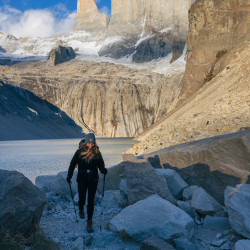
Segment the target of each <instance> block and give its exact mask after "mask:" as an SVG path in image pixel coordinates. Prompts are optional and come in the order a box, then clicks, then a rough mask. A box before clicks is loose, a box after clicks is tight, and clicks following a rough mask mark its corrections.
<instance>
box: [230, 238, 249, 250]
mask: <svg viewBox="0 0 250 250" xmlns="http://www.w3.org/2000/svg"><path fill="white" fill-rule="evenodd" d="M233 249H234V250H248V249H250V240H239V241H237V242H236V243H235V245H234V248H233Z"/></svg>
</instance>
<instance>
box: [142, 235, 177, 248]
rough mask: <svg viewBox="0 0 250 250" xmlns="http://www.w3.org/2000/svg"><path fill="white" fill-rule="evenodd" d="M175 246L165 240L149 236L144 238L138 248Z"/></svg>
mask: <svg viewBox="0 0 250 250" xmlns="http://www.w3.org/2000/svg"><path fill="white" fill-rule="evenodd" d="M174 249H175V248H174V247H173V246H172V245H170V244H168V243H167V242H166V241H164V240H162V239H160V238H158V237H156V236H151V237H150V238H148V239H146V240H144V241H143V242H142V244H141V248H140V250H174Z"/></svg>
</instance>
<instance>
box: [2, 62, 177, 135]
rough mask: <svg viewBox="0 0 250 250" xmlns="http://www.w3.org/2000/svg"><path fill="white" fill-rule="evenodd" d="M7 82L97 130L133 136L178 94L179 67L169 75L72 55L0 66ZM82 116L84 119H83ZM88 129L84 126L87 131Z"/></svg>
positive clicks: (166, 107) (148, 124) (155, 119)
mask: <svg viewBox="0 0 250 250" xmlns="http://www.w3.org/2000/svg"><path fill="white" fill-rule="evenodd" d="M1 72H2V74H0V77H1V78H2V79H4V81H5V82H8V83H10V84H13V85H16V86H19V87H23V88H26V89H28V90H30V91H32V92H34V93H35V94H36V95H38V96H39V97H40V98H42V99H45V100H47V101H49V102H50V103H53V104H54V105H56V106H57V107H59V108H61V109H62V110H63V111H65V112H66V114H67V115H69V116H70V117H71V118H72V119H73V120H74V121H75V122H76V123H77V124H78V125H80V126H82V127H83V128H85V127H84V124H83V120H84V123H86V124H87V125H88V126H89V127H90V128H91V129H93V130H94V131H95V132H96V133H97V135H99V136H106V137H110V136H111V137H131V136H136V135H138V134H139V133H141V132H142V131H143V130H145V129H146V128H148V127H149V126H150V125H152V124H153V123H155V122H156V121H157V120H159V119H160V118H161V117H162V116H163V115H165V114H166V113H167V111H168V109H170V108H171V107H172V103H176V102H175V98H176V96H178V95H179V84H180V80H181V78H182V73H176V74H174V75H173V76H172V77H165V76H163V75H160V74H156V73H152V72H148V71H144V70H133V69H130V68H127V67H124V66H121V65H115V64H110V63H94V62H88V61H86V62H84V61H77V60H71V61H70V62H66V63H63V64H59V65H57V66H56V67H50V64H49V62H33V63H20V64H16V65H14V66H12V67H2V68H1ZM82 119H83V120H82ZM86 132H87V131H86Z"/></svg>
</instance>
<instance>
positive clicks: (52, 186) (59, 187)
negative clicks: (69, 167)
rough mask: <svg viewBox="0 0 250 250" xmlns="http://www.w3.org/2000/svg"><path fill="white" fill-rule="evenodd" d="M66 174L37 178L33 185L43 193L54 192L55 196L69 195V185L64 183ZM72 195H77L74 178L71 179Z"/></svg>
mask: <svg viewBox="0 0 250 250" xmlns="http://www.w3.org/2000/svg"><path fill="white" fill-rule="evenodd" d="M66 177H67V172H60V173H58V174H57V175H41V176H37V177H36V180H35V184H36V186H37V187H39V188H41V189H42V190H43V191H44V192H46V193H48V192H54V193H55V194H57V195H62V196H63V195H71V194H70V188H69V184H68V182H67V181H66ZM71 181H72V184H71V187H72V192H73V195H75V194H76V193H77V182H76V178H74V177H73V178H72V179H71Z"/></svg>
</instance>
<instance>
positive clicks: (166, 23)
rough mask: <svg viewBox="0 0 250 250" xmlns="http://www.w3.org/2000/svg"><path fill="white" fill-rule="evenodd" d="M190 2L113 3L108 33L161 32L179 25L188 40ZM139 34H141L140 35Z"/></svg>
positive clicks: (129, 0) (130, 0)
mask: <svg viewBox="0 0 250 250" xmlns="http://www.w3.org/2000/svg"><path fill="white" fill-rule="evenodd" d="M189 7H190V1H189V0H177V1H172V0H155V1H148V0H116V1H112V12H111V21H110V25H109V30H108V33H109V34H111V35H113V34H116V35H118V34H119V35H121V36H123V35H124V33H125V34H132V35H141V32H145V33H147V32H149V31H152V30H157V31H161V30H163V29H166V28H168V27H171V26H172V25H176V26H177V25H178V26H179V31H180V32H181V33H183V38H184V39H185V38H186V34H187V31H188V9H189ZM138 33H139V34H138Z"/></svg>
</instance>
